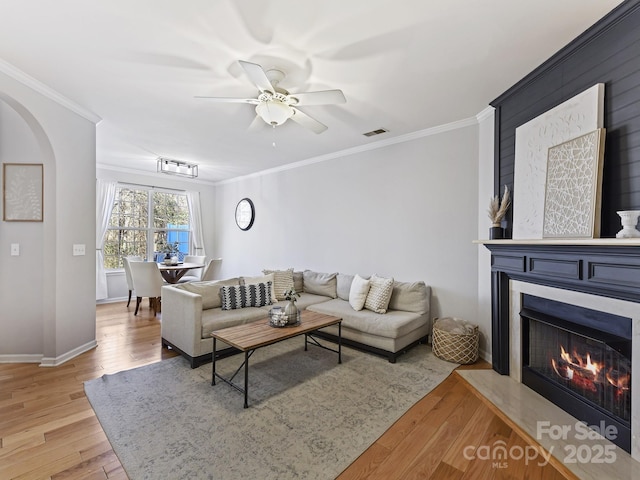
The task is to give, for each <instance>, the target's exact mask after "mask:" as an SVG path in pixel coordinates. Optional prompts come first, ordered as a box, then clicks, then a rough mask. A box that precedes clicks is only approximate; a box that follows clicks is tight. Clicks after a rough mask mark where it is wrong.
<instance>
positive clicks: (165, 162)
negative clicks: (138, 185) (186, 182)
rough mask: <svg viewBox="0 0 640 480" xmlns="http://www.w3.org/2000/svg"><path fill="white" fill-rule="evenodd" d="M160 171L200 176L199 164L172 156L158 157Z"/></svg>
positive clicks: (182, 175) (186, 175)
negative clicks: (175, 158)
mask: <svg viewBox="0 0 640 480" xmlns="http://www.w3.org/2000/svg"><path fill="white" fill-rule="evenodd" d="M158 172H160V173H166V174H168V175H178V176H180V177H189V178H195V177H197V176H198V165H196V164H195V163H188V162H183V161H180V160H174V159H172V158H165V157H158Z"/></svg>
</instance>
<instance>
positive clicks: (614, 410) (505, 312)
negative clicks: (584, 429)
mask: <svg viewBox="0 0 640 480" xmlns="http://www.w3.org/2000/svg"><path fill="white" fill-rule="evenodd" d="M483 243H484V244H485V246H486V247H487V248H488V249H489V250H490V251H491V254H492V255H491V272H492V273H491V301H492V309H491V310H492V332H491V341H492V352H491V355H492V363H493V369H494V370H495V371H497V372H498V373H500V374H502V375H509V376H510V377H511V378H512V379H513V380H515V381H516V382H522V383H525V384H526V385H527V386H529V388H532V389H534V390H536V391H538V392H540V391H542V395H543V396H546V397H547V398H548V399H549V400H550V401H551V402H554V403H556V404H557V405H558V406H560V407H561V408H562V409H564V410H566V411H568V412H569V413H571V414H572V415H573V417H575V418H576V420H578V421H586V422H587V423H588V424H589V425H596V426H600V425H602V424H601V423H599V420H598V419H600V421H603V422H604V423H605V424H606V425H615V426H616V430H617V431H618V432H619V435H618V437H620V443H619V445H620V447H619V448H620V449H621V450H623V449H624V450H626V451H628V452H629V453H630V454H631V457H632V458H633V459H635V460H636V461H638V462H640V387H638V385H640V355H638V354H637V353H636V355H632V354H631V351H632V350H633V347H634V346H632V343H636V345H635V349H636V351H637V349H638V348H639V345H640V344H638V343H637V342H640V248H638V247H640V241H639V240H638V239H593V240H583V241H582V240H576V241H570V242H569V241H560V240H555V241H554V240H551V241H550V240H541V241H538V242H536V241H510V240H502V241H498V240H496V241H489V242H483ZM532 298H533V299H532ZM535 298H537V299H543V300H536V299H535ZM574 307H575V308H574ZM523 317H524V318H525V320H523ZM532 336H533V346H532ZM632 340H633V341H632ZM540 343H541V345H540ZM587 347H588V348H587ZM523 349H528V351H527V352H526V353H524V352H523ZM563 349H564V354H565V355H564V356H563ZM587 354H588V355H587ZM552 360H555V369H554V363H553V362H552ZM594 364H596V365H594ZM605 364H606V366H605ZM594 368H595V369H596V370H597V372H598V375H597V378H593V379H591V378H590V377H589V374H588V372H589V371H592V370H593V369H594ZM556 370H557V373H556ZM570 371H571V373H569V372H570ZM607 374H608V378H607ZM569 377H571V378H569ZM627 378H628V379H627ZM605 381H606V382H608V385H607V384H605V383H604V382H605ZM532 384H533V385H532ZM536 384H540V386H541V388H538V385H536ZM609 385H610V387H609ZM547 390H550V392H548V391H547ZM594 390H595V391H594ZM549 397H551V398H549ZM574 408H578V409H579V410H578V411H576V410H572V409H574ZM535 414H537V415H538V417H539V418H541V419H543V418H544V415H545V412H535ZM609 440H612V441H614V439H612V438H609ZM616 443H618V442H616Z"/></svg>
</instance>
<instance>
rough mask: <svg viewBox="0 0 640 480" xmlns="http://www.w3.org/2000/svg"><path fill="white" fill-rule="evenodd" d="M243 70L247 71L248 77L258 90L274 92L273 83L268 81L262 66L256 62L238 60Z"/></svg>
mask: <svg viewBox="0 0 640 480" xmlns="http://www.w3.org/2000/svg"><path fill="white" fill-rule="evenodd" d="M238 62H239V63H240V65H242V68H244V71H245V72H247V76H248V77H249V79H250V80H251V81H252V82H253V83H254V84H255V86H256V87H258V90H260V92H264V91H267V92H271V93H274V91H273V90H274V88H273V85H271V82H270V81H269V78H268V77H267V74H266V73H265V72H264V70H263V69H262V67H261V66H260V65H258V64H257V63H251V62H245V61H244V60H238Z"/></svg>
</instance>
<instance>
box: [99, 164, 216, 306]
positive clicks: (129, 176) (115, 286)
mask: <svg viewBox="0 0 640 480" xmlns="http://www.w3.org/2000/svg"><path fill="white" fill-rule="evenodd" d="M96 176H97V178H100V179H104V180H115V181H118V182H123V183H132V184H137V185H148V186H154V187H159V188H170V189H176V190H185V191H187V190H188V191H197V192H199V193H200V205H201V209H202V229H203V236H204V248H205V253H206V254H207V256H208V257H210V258H213V257H214V254H215V250H216V249H215V244H214V233H215V211H214V208H213V205H214V204H215V187H214V186H213V185H212V184H209V183H204V182H199V181H198V180H197V179H194V180H190V179H181V178H180V177H175V176H170V175H166V174H163V173H157V174H152V175H148V174H143V173H140V174H136V173H133V172H131V171H127V172H124V171H120V170H112V169H108V168H104V167H101V168H98V169H97V170H96ZM94 243H95V242H94ZM107 288H108V298H106V299H103V300H100V301H98V302H97V303H108V302H114V301H119V300H123V299H124V300H126V298H127V297H128V293H129V290H128V288H127V280H126V278H125V276H124V270H122V269H118V270H111V271H107Z"/></svg>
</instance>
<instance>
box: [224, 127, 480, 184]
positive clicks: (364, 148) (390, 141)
mask: <svg viewBox="0 0 640 480" xmlns="http://www.w3.org/2000/svg"><path fill="white" fill-rule="evenodd" d="M477 124H478V120H477V118H476V117H469V118H465V119H463V120H458V121H456V122H451V123H446V124H444V125H438V126H436V127H431V128H426V129H424V130H418V131H416V132H412V133H407V134H406V135H399V136H397V137H392V138H387V139H384V140H379V141H377V142H372V143H368V144H366V145H359V146H357V147H353V148H347V149H345V150H340V151H337V152H332V153H328V154H326V155H320V156H317V157H312V158H308V159H306V160H300V161H299V162H294V163H288V164H287V165H281V166H279V167H275V168H269V169H266V170H260V171H259V172H255V173H251V174H249V175H242V176H240V177H234V178H230V179H227V180H222V181H220V182H216V183H215V184H214V185H216V186H218V185H228V184H231V183H236V182H239V181H242V180H247V179H249V178H256V177H262V176H264V175H269V174H272V173H278V172H284V171H286V170H292V169H294V168H300V167H304V166H307V165H313V164H315V163H320V162H326V161H328V160H335V159H336V158H342V157H347V156H350V155H355V154H357V153H362V152H370V151H372V150H377V149H379V148H383V147H387V146H389V145H395V144H398V143H405V142H409V141H411V140H416V139H418V138H424V137H429V136H431V135H437V134H440V133H444V132H448V131H451V130H458V129H460V128H466V127H470V126H473V125H477Z"/></svg>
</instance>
